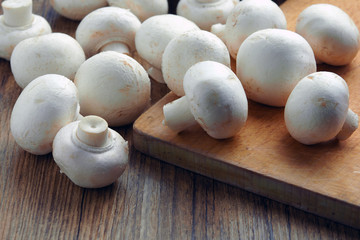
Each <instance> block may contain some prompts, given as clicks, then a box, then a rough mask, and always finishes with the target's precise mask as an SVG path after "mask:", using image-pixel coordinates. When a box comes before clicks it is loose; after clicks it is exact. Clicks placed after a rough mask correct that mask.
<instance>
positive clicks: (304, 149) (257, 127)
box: [134, 0, 360, 228]
mask: <svg viewBox="0 0 360 240" xmlns="http://www.w3.org/2000/svg"><path fill="white" fill-rule="evenodd" d="M320 2H321V1H318V0H304V1H296V0H289V1H286V2H285V3H284V4H283V5H282V6H281V8H282V9H283V11H284V13H285V15H286V17H287V20H288V28H289V29H290V30H293V29H294V28H295V21H296V17H297V16H298V14H299V13H300V12H301V11H302V10H303V9H304V8H305V7H307V6H309V5H310V4H313V3H320ZM326 2H328V3H331V4H334V5H337V6H339V7H341V8H342V9H344V10H345V11H346V12H347V13H348V14H349V15H350V16H351V17H352V18H353V19H354V21H355V23H356V24H357V26H358V27H359V26H360V16H359V15H358V14H357V13H358V12H359V11H360V2H359V1H356V0H352V1H349V0H347V1H345V0H341V1H331V0H330V1H326ZM359 66H360V54H358V55H357V57H356V59H355V60H354V61H353V62H352V63H351V64H350V65H348V66H344V67H330V66H326V65H320V66H318V70H327V71H333V72H336V73H338V74H339V75H341V76H342V77H343V78H344V79H345V80H346V81H347V83H348V85H349V89H350V107H351V108H352V109H353V110H354V111H355V112H357V113H360V96H359V94H358V92H359V91H360V82H359V81H358V79H357V78H358V76H359V75H360V68H359ZM174 99H176V96H175V95H174V94H172V93H170V94H168V95H166V96H165V97H164V98H163V99H162V100H161V101H159V102H158V103H157V104H155V105H154V106H153V107H151V108H150V109H149V110H148V111H147V112H145V113H144V114H143V115H142V116H141V117H140V118H139V119H138V120H137V121H136V122H135V123H134V144H135V147H136V148H137V149H138V150H140V151H141V152H143V153H146V154H149V155H151V156H153V157H156V158H159V159H161V160H164V161H166V162H169V163H172V164H175V165H177V166H180V167H183V168H186V169H189V170H191V171H194V172H197V173H200V174H203V175H205V176H208V177H211V178H214V179H217V180H220V181H223V182H226V183H229V184H232V185H235V186H238V187H241V188H244V189H246V190H248V191H251V192H254V193H257V194H260V195H263V196H266V197H269V198H272V199H275V200H277V201H280V202H283V203H286V204H290V205H292V206H295V207H297V208H300V209H303V210H305V211H308V212H312V213H315V214H318V215H320V216H323V217H326V218H329V219H332V220H335V221H338V222H341V223H344V224H347V225H350V226H352V227H355V228H360V156H359V153H360V145H359V143H360V131H357V132H356V133H355V134H354V135H353V136H352V137H351V138H350V139H348V140H347V141H344V142H337V141H332V142H328V143H324V144H318V145H316V146H304V145H302V144H300V143H298V142H296V141H295V140H294V139H292V138H291V136H290V135H289V133H288V132H287V130H286V127H285V124H284V120H283V108H272V107H267V106H264V105H260V104H257V103H254V102H251V101H250V102H249V118H248V121H247V123H246V125H245V127H244V128H243V130H242V131H240V132H239V133H238V134H237V135H236V136H235V137H234V138H231V139H227V140H215V139H212V138H210V137H208V136H207V135H206V133H205V132H204V131H203V130H202V129H201V128H200V127H199V126H196V127H193V128H191V129H188V130H187V131H184V132H182V133H180V134H176V133H174V132H172V131H171V130H169V129H168V128H167V127H165V126H163V125H162V120H163V114H162V106H163V105H164V104H166V103H168V102H170V101H172V100H174Z"/></svg>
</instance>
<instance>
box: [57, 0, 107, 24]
mask: <svg viewBox="0 0 360 240" xmlns="http://www.w3.org/2000/svg"><path fill="white" fill-rule="evenodd" d="M50 4H51V6H52V7H53V8H54V9H55V11H56V12H58V13H59V14H60V15H62V16H64V17H66V18H70V19H72V20H81V19H83V18H84V17H85V16H86V15H87V14H89V13H90V12H92V11H94V10H95V9H98V8H101V7H105V6H106V5H107V2H106V0H86V1H84V0H50Z"/></svg>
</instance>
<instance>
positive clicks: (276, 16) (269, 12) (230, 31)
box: [224, 0, 286, 59]
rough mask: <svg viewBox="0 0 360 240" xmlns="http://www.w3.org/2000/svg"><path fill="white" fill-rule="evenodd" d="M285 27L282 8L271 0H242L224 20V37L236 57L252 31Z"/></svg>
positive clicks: (231, 52) (232, 54)
mask: <svg viewBox="0 0 360 240" xmlns="http://www.w3.org/2000/svg"><path fill="white" fill-rule="evenodd" d="M267 28H279V29H286V18H285V15H284V13H283V12H282V10H281V9H280V8H279V6H278V5H276V3H274V2H273V1H271V0H243V1H241V2H239V3H238V4H237V5H236V6H235V7H234V8H233V10H232V11H231V13H230V15H229V17H228V18H227V20H226V25H225V33H224V39H225V42H226V46H227V47H228V49H229V52H230V54H231V56H232V57H233V58H234V59H236V56H237V53H238V50H239V47H240V45H241V44H242V43H243V41H244V40H245V39H246V38H247V37H248V36H250V35H251V34H252V33H254V32H256V31H259V30H262V29H267Z"/></svg>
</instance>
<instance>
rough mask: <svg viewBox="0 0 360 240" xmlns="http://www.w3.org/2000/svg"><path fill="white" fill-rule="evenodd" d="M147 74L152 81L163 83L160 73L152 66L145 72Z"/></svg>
mask: <svg viewBox="0 0 360 240" xmlns="http://www.w3.org/2000/svg"><path fill="white" fill-rule="evenodd" d="M147 72H148V74H149V75H150V77H151V78H152V79H154V80H155V81H157V82H159V83H165V80H164V77H163V74H162V71H161V70H160V69H158V68H156V67H154V66H151V67H150V68H149V69H148V70H147Z"/></svg>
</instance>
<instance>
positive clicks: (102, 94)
mask: <svg viewBox="0 0 360 240" xmlns="http://www.w3.org/2000/svg"><path fill="white" fill-rule="evenodd" d="M74 82H75V85H76V87H77V88H78V90H79V96H80V107H81V114H82V115H84V116H87V115H97V116H100V117H102V118H104V119H105V120H106V121H107V122H108V123H109V125H110V126H114V127H115V126H121V125H125V124H129V123H131V122H133V121H134V120H135V119H136V118H137V117H138V116H139V115H140V114H141V113H142V111H143V110H144V109H145V107H147V105H148V103H149V102H150V79H149V76H148V75H147V73H146V71H145V69H144V68H143V67H142V66H141V65H140V64H139V63H138V62H137V61H135V60H134V59H133V58H131V57H129V56H127V55H125V54H121V53H117V52H113V51H107V52H102V53H99V54H96V55H94V56H93V57H91V58H89V59H88V60H86V61H85V62H84V63H83V64H82V65H81V66H80V68H79V70H78V72H77V73H76V76H75V80H74Z"/></svg>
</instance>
